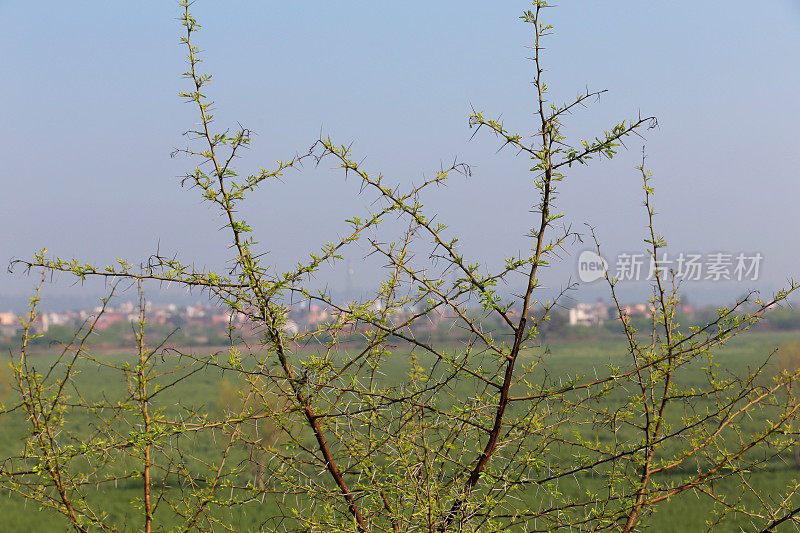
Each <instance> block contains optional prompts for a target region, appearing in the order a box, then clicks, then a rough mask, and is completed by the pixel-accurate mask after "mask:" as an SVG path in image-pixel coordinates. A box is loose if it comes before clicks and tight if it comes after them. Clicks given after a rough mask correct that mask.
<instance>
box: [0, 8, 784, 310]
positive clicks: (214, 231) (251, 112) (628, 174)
mask: <svg viewBox="0 0 800 533" xmlns="http://www.w3.org/2000/svg"><path fill="white" fill-rule="evenodd" d="M528 6H529V4H528V3H526V2H522V1H520V2H517V1H504V2H485V1H481V2H478V1H472V0H460V1H458V2H450V1H440V2H418V1H406V2H395V3H391V4H387V3H383V2H324V3H323V2H273V1H254V0H252V1H231V2H220V1H211V0H199V1H198V2H197V3H196V4H195V6H194V8H193V11H194V14H195V16H196V18H197V19H198V20H199V22H200V23H201V24H202V25H203V30H202V32H201V33H200V34H199V35H198V37H197V44H198V45H199V46H200V47H201V49H202V50H203V57H204V59H205V63H204V64H203V66H204V68H206V69H207V70H208V71H210V72H212V73H213V75H214V81H213V83H212V84H211V85H210V86H209V88H208V93H209V94H210V95H211V96H212V97H213V99H214V100H215V101H216V110H217V112H216V117H217V122H216V124H217V126H219V127H228V126H235V125H236V123H237V122H241V123H242V124H244V125H245V126H247V127H248V128H251V129H252V130H253V131H254V132H256V134H257V135H256V136H255V138H254V141H253V146H252V149H251V150H250V151H249V153H248V155H247V157H245V158H243V159H242V160H241V161H240V167H239V168H240V171H241V172H242V173H247V172H248V171H252V170H253V169H256V168H258V167H259V166H265V167H266V166H269V165H270V164H271V163H272V162H273V161H275V160H276V159H286V158H289V157H291V156H292V155H293V154H294V153H295V152H297V151H304V150H305V149H307V147H308V146H309V145H310V144H311V143H312V142H313V141H314V140H315V139H316V138H317V137H318V135H319V133H320V131H322V132H324V134H325V135H330V136H331V137H332V138H334V140H336V141H337V142H338V143H351V142H352V143H353V150H354V154H356V155H357V156H358V157H359V158H360V157H365V158H366V160H365V165H366V166H367V167H368V168H369V169H371V170H374V171H380V172H383V173H384V174H385V176H386V179H387V180H388V181H389V182H391V183H397V184H398V185H399V186H401V187H407V186H409V185H410V184H411V183H418V182H419V181H420V180H421V179H422V178H423V176H424V175H429V174H430V173H431V172H433V171H434V170H436V169H437V168H439V166H440V165H441V164H442V163H444V164H448V163H450V162H452V161H453V160H454V159H456V158H457V159H458V160H460V161H464V162H466V163H469V164H470V165H472V168H473V175H472V177H471V178H470V179H468V180H465V179H463V178H454V179H453V181H452V183H451V185H450V186H449V187H448V188H447V189H440V190H437V191H435V192H434V194H432V195H431V196H430V197H429V198H427V199H425V198H423V201H424V203H425V204H426V206H428V208H429V212H430V213H438V214H439V217H440V219H441V220H443V221H445V222H447V223H448V224H449V225H450V227H451V228H452V231H453V234H458V235H460V236H461V238H462V243H463V244H462V246H463V251H464V252H465V254H466V255H467V256H468V257H470V258H474V260H475V261H481V262H484V263H486V264H489V265H496V264H498V263H500V262H501V261H502V258H503V257H507V256H509V255H514V254H516V253H518V252H519V251H520V250H523V251H524V249H525V247H526V246H529V243H530V241H529V240H527V239H526V238H525V237H524V234H525V233H526V231H527V228H528V227H530V226H531V225H532V223H533V215H532V214H531V213H530V212H529V210H530V206H531V205H533V204H534V203H535V202H536V196H535V190H534V189H533V187H532V184H531V178H530V175H529V173H528V172H527V169H528V168H529V167H530V166H531V165H530V162H529V160H527V159H526V158H524V157H518V156H516V155H515V154H514V153H513V152H512V151H508V150H506V151H502V152H500V153H497V147H498V145H497V143H496V140H495V139H493V138H492V137H490V136H489V135H484V134H483V133H481V134H478V135H477V136H476V137H475V139H473V140H472V141H470V140H469V138H470V136H471V134H472V131H470V129H469V128H468V127H467V117H468V114H469V111H470V106H471V105H472V106H474V107H475V108H476V109H478V110H482V111H484V112H485V113H486V114H487V115H488V116H493V117H496V116H499V115H501V114H502V116H503V119H504V120H505V123H506V125H507V126H509V128H511V129H514V130H516V131H519V132H520V133H522V134H524V135H530V134H531V133H533V132H534V130H535V127H536V126H535V121H534V117H533V111H534V104H535V93H534V91H533V89H532V86H531V85H530V83H529V82H530V79H531V75H532V65H531V63H530V62H529V61H527V60H526V59H525V58H526V56H528V55H529V50H527V49H526V48H525V47H526V46H528V45H529V44H530V42H531V33H530V30H531V27H530V26H529V25H527V24H524V23H522V22H520V21H519V20H518V16H519V14H520V13H521V12H522V10H524V9H527V7H528ZM179 13H180V10H179V8H178V6H177V4H176V3H175V2H171V1H164V0H160V1H157V2H155V1H140V2H99V1H76V2H33V3H32V2H10V1H2V0H0V49H2V50H3V54H2V59H1V60H0V65H2V73H3V82H2V84H0V87H1V88H0V91H1V92H0V94H1V95H2V102H3V105H2V107H0V161H2V170H0V176H1V179H2V194H0V228H2V230H1V231H0V261H2V262H3V263H4V264H5V263H7V262H8V261H9V260H10V259H11V258H15V257H16V258H20V257H22V258H26V257H31V255H32V254H33V252H34V251H35V250H37V249H40V248H43V247H47V248H48V249H49V250H51V252H52V253H55V254H60V255H63V256H67V257H73V256H75V257H78V258H81V259H83V260H86V261H91V262H97V263H100V264H104V263H107V262H113V261H114V260H115V259H116V258H118V257H125V258H127V259H129V260H131V261H134V262H137V261H141V260H144V259H146V257H147V256H148V255H149V254H150V253H152V252H154V251H155V250H156V247H157V246H159V243H160V248H161V251H162V252H167V253H176V254H178V255H179V256H180V257H182V258H184V259H185V260H186V261H187V262H195V263H196V264H198V265H209V266H219V265H224V264H225V260H226V259H228V258H229V257H230V250H229V249H227V248H226V245H227V234H226V233H225V232H222V231H219V228H220V227H221V226H222V224H223V222H222V221H221V219H219V218H218V217H217V213H216V212H214V211H213V210H212V209H211V208H210V207H209V206H208V205H206V204H202V203H201V202H200V197H199V195H198V194H197V193H196V191H189V190H185V189H181V188H180V186H179V183H180V176H181V175H182V174H183V173H184V172H186V171H187V170H189V169H190V168H192V163H191V162H190V161H188V160H187V159H185V158H181V157H177V158H174V159H171V158H170V155H169V154H170V152H171V150H172V149H173V147H184V146H186V142H187V140H186V138H184V137H182V135H181V133H182V132H183V131H184V130H187V129H189V128H190V127H192V125H193V123H194V122H195V121H196V114H195V110H194V108H192V107H191V106H190V105H188V104H186V103H183V102H182V101H181V99H180V98H178V96H177V93H178V92H179V91H180V90H183V89H186V88H187V87H188V85H187V82H186V81H185V80H183V79H182V78H181V77H180V73H181V72H183V71H184V70H185V66H184V55H185V51H184V49H183V48H182V47H181V45H180V44H179V36H180V34H181V29H182V28H181V26H180V24H179V21H178V16H179ZM547 20H549V21H550V22H552V23H553V24H554V25H555V31H556V34H555V35H554V36H553V37H551V38H548V39H547V41H546V46H547V51H546V55H545V57H544V62H545V64H546V65H547V67H548V69H549V70H548V72H547V76H548V78H549V83H550V86H551V92H550V97H551V98H552V100H553V101H554V102H561V101H564V100H566V99H569V98H570V97H572V96H574V95H575V94H576V93H577V92H578V91H581V90H585V88H587V87H588V88H590V89H608V90H609V92H608V93H606V94H605V95H604V96H603V98H602V99H601V100H600V101H599V102H596V103H593V104H592V105H591V106H590V107H589V108H587V109H584V110H580V111H578V112H577V113H575V114H574V115H573V116H571V117H570V118H569V119H568V121H567V123H566V128H568V129H567V130H566V131H567V133H568V135H569V136H570V138H571V139H572V140H578V139H580V138H586V137H589V138H593V137H594V136H595V135H598V134H600V133H601V132H602V130H603V129H604V128H607V127H610V126H612V125H613V123H614V122H615V121H619V120H621V119H623V118H627V119H630V118H634V117H636V116H637V115H638V114H639V113H640V111H641V113H642V114H645V115H651V114H652V115H655V116H657V117H658V120H659V123H660V127H659V128H658V129H657V130H654V131H651V132H649V133H648V134H647V140H646V146H647V154H648V165H649V167H650V168H651V169H652V170H653V171H654V172H655V176H656V181H655V186H656V197H655V200H656V205H657V210H658V212H659V218H658V224H659V227H660V230H661V232H662V233H664V234H665V236H666V237H667V239H668V241H669V242H670V244H671V249H673V250H675V251H698V252H703V253H707V252H714V251H729V252H739V251H744V252H756V251H757V252H760V253H762V254H763V256H764V263H763V272H762V274H763V276H762V280H761V282H760V285H764V286H775V285H780V284H781V282H782V281H784V280H786V279H787V278H788V277H790V276H795V277H798V274H800V244H798V241H797V234H798V231H797V230H798V223H797V212H798V208H797V202H798V193H799V192H800V185H798V178H799V177H800V176H798V167H799V166H800V165H799V163H800V149H798V146H797V138H798V135H797V123H798V119H800V112H799V111H798V101H797V95H798V87H800V68H798V64H800V61H799V60H800V1H798V0H774V1H769V2H759V3H753V2H745V1H738V0H736V1H727V2H697V1H691V2H689V1H673V2H642V1H641V0H629V1H618V0H608V1H604V2H597V1H589V0H586V1H579V2H576V1H564V2H561V5H560V6H559V7H557V8H553V9H551V10H550V11H549V13H548V14H547ZM627 144H628V147H629V148H630V151H629V152H628V153H627V154H623V155H622V156H620V157H619V158H618V159H615V160H614V161H612V162H608V161H604V162H600V163H596V164H594V165H591V166H590V167H588V168H582V169H576V170H575V171H574V172H572V173H571V174H569V175H568V178H567V181H566V182H565V183H564V184H563V185H562V186H561V189H560V190H561V194H560V197H559V199H558V207H559V208H560V209H561V210H563V211H564V212H565V213H566V220H567V221H568V222H571V223H573V224H574V227H575V228H576V229H578V228H581V227H583V224H584V223H591V224H592V225H593V226H595V227H596V230H597V234H598V236H599V238H600V240H601V243H602V244H603V245H604V249H605V250H606V252H607V255H613V254H616V253H617V252H619V251H631V250H638V249H641V248H642V242H641V240H642V238H643V237H644V231H645V217H644V211H643V208H642V207H641V200H642V197H641V194H640V193H641V188H640V181H639V177H638V175H637V173H636V171H635V170H634V168H633V167H634V165H635V164H636V163H637V162H638V160H639V159H640V157H641V149H642V146H643V145H644V144H645V143H644V142H643V141H642V140H640V139H638V138H637V139H631V140H630V141H629V142H628V143H627ZM333 167H334V165H333V163H332V162H328V163H323V164H322V165H321V167H320V168H318V169H313V168H307V169H306V170H305V171H304V172H300V173H289V174H288V175H287V176H286V177H285V179H284V181H283V183H275V184H272V185H271V186H269V187H265V188H263V189H262V190H260V191H259V192H258V193H257V194H255V195H253V197H252V198H251V200H250V203H249V204H248V207H247V208H246V210H245V211H246V215H247V219H248V221H250V222H251V223H252V224H253V225H254V226H255V228H256V231H257V235H258V237H259V240H260V242H261V243H262V244H263V246H264V248H265V249H266V250H269V251H270V252H271V253H270V255H269V258H270V259H271V260H273V261H274V262H275V263H276V265H277V266H278V267H279V268H280V267H282V266H287V265H291V264H293V263H295V262H296V261H297V260H299V259H301V258H303V257H305V255H306V253H307V252H308V251H311V250H313V249H314V248H317V247H318V246H319V245H320V244H322V243H323V242H326V241H328V240H330V239H333V238H335V237H336V235H337V234H338V233H339V232H340V231H344V230H345V228H346V225H345V224H344V223H343V222H342V221H343V220H344V219H345V218H349V217H351V216H352V215H354V214H363V213H364V212H365V210H366V209H367V207H368V206H369V205H370V203H371V202H372V200H373V198H372V197H370V196H368V195H362V196H358V190H359V188H358V183H357V182H356V181H354V180H352V179H350V180H347V181H345V180H344V179H343V176H342V174H341V173H340V172H339V171H337V170H335V169H334V168H333ZM584 248H586V246H585V245H581V244H578V245H576V246H575V247H574V248H572V249H571V250H570V253H571V255H569V256H565V257H564V264H563V265H562V266H557V267H554V268H553V271H552V272H551V274H550V276H551V277H550V278H549V279H550V280H551V283H552V284H553V285H557V284H559V283H562V282H563V281H566V279H567V278H568V277H569V276H573V277H574V276H575V269H576V266H575V261H576V257H577V253H578V252H579V251H580V250H581V249H584ZM356 255H357V254H356ZM358 267H359V265H358V264H356V270H357V274H356V278H357V283H359V284H363V285H364V286H367V285H369V284H370V283H371V282H372V278H371V275H370V274H368V273H366V268H364V269H362V270H361V271H359V269H358ZM337 276H338V277H337ZM331 283H332V284H336V283H343V278H342V277H341V276H340V275H338V274H336V275H334V277H333V278H332V280H331ZM31 285H32V280H31V279H29V278H25V277H21V276H20V275H7V274H3V275H2V276H0V300H1V299H2V297H3V295H5V297H8V296H9V295H18V294H23V293H25V292H26V291H28V289H29V288H30V286H31ZM731 287H732V288H731V290H732V291H733V292H741V290H740V288H739V286H731ZM741 288H742V289H743V288H744V286H742V287H741ZM3 307H4V305H3V302H2V301H0V308H3Z"/></svg>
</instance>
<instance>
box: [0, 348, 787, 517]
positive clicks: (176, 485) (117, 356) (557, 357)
mask: <svg viewBox="0 0 800 533" xmlns="http://www.w3.org/2000/svg"><path fill="white" fill-rule="evenodd" d="M798 340H800V333H798V332H791V333H790V332H786V333H753V334H749V335H744V336H742V337H740V338H737V339H735V340H734V341H733V342H732V343H730V344H729V345H728V346H726V347H725V348H724V349H723V350H721V351H720V352H719V354H718V356H717V362H718V363H719V364H720V371H721V372H727V371H730V372H732V373H743V372H746V371H747V369H748V368H752V367H754V366H756V365H758V364H760V363H761V362H762V361H763V360H764V359H765V358H766V356H767V355H768V354H769V353H770V351H772V350H773V349H774V348H776V347H777V346H779V345H780V344H783V343H786V342H789V341H798ZM454 349H457V348H454ZM540 355H541V353H538V354H534V353H533V352H531V353H527V354H525V357H527V358H529V359H532V358H533V357H539V356H540ZM624 355H625V346H624V344H622V343H620V342H588V341H586V342H582V341H574V342H564V343H559V342H553V343H551V344H550V345H549V350H548V352H547V354H546V355H544V356H542V360H541V363H540V366H539V368H538V370H537V372H546V373H547V374H548V375H549V376H550V377H551V378H553V377H557V376H567V375H570V376H575V375H576V374H577V375H585V376H592V375H594V374H595V373H596V372H597V373H603V371H604V370H605V369H607V368H608V365H614V364H619V363H621V362H622V358H623V357H624ZM136 357H137V356H136V355H135V354H134V353H133V351H132V352H131V353H130V354H127V353H125V352H124V351H121V352H115V353H108V354H102V355H97V358H98V359H99V360H102V361H106V362H109V363H113V364H116V365H120V364H123V363H124V362H125V361H129V362H135V359H136ZM170 357H175V356H170V355H166V356H165V358H164V359H163V362H162V363H161V365H163V366H164V367H165V368H169V367H170V365H172V366H173V367H174V366H175V365H180V364H181V360H180V359H178V358H175V360H174V361H172V360H170ZM34 358H35V359H36V361H35V366H36V367H37V369H45V368H47V367H48V366H49V364H50V363H51V362H52V360H53V358H54V356H53V355H49V354H44V353H43V354H39V355H35V356H31V359H32V360H33V359H34ZM408 368H409V356H408V354H407V353H406V352H403V351H402V350H398V351H397V352H396V353H394V354H392V355H391V356H390V357H389V359H388V360H387V366H386V367H385V368H384V371H385V375H386V376H387V377H386V378H385V379H386V380H388V381H391V380H392V379H397V378H398V377H404V376H406V375H407V372H408ZM79 370H80V373H79V374H78V375H77V376H76V377H75V380H74V383H75V389H76V392H75V394H77V391H80V393H81V394H82V395H83V398H84V401H86V402H92V401H98V400H100V399H105V400H104V401H107V402H109V401H111V402H113V401H114V399H115V398H122V397H123V395H124V391H126V388H127V384H126V382H125V380H124V379H123V378H122V376H121V374H120V373H119V372H118V371H116V370H113V369H111V368H109V367H104V366H98V365H97V364H95V363H90V362H85V363H83V364H81V365H79ZM773 372H774V371H773ZM9 376H10V371H6V372H5V373H4V374H3V375H2V377H3V380H4V381H5V383H3V391H4V392H3V394H4V395H5V397H4V399H3V400H4V402H5V404H6V405H12V404H14V403H15V397H14V394H15V393H14V391H13V388H12V387H10V386H9V383H8V382H9V379H10V378H9ZM701 378H702V375H701V372H700V369H699V368H696V367H689V368H686V369H683V370H682V371H681V372H680V374H679V376H678V379H679V380H680V382H681V384H682V385H683V386H686V387H689V386H692V384H693V382H694V381H695V380H697V381H698V384H699V381H700V380H701ZM231 379H232V376H231V374H230V373H223V372H221V371H219V370H216V369H213V368H212V367H208V368H205V369H204V370H202V371H201V372H199V373H197V374H195V375H193V376H192V377H191V378H190V379H187V380H185V381H181V382H179V383H178V384H177V385H175V386H173V387H170V388H169V389H165V390H164V392H163V393H162V394H160V395H158V396H157V397H156V398H155V399H154V402H153V403H154V409H155V408H158V407H161V408H163V409H164V414H165V416H167V417H168V416H172V415H173V414H175V413H178V412H180V411H181V409H186V408H189V409H196V410H197V411H198V412H208V413H214V412H218V411H219V410H220V409H222V405H223V404H224V402H225V394H226V392H225V391H226V390H228V389H230V383H231ZM464 387H466V386H464ZM464 387H462V388H461V390H459V385H456V386H455V390H454V391H453V392H454V394H467V393H469V391H468V390H466V388H464ZM618 400H619V398H618V397H615V396H613V395H612V396H610V397H608V398H607V400H606V401H608V402H610V403H613V402H615V401H618ZM701 407H702V406H701ZM763 416H767V415H765V414H763V415H759V414H758V413H756V415H755V416H754V417H753V418H752V419H749V422H747V423H750V424H752V425H753V428H756V427H760V425H761V424H762V423H763ZM760 417H761V418H760ZM96 423H97V418H96V417H94V416H93V415H91V414H89V413H87V412H84V411H78V412H74V413H72V412H70V413H67V416H66V422H65V425H64V430H65V432H68V433H71V434H72V435H76V436H80V435H82V434H87V435H88V434H89V433H91V432H92V431H93V429H92V428H93V425H94V424H96ZM743 427H744V429H745V431H746V430H747V427H746V424H745V426H743ZM25 435H26V422H25V416H24V415H23V414H22V413H20V412H13V413H8V414H5V415H3V417H2V418H0V453H2V456H3V457H10V456H14V455H19V454H22V453H23V451H24V442H23V439H24V437H25ZM216 438H217V436H215V435H205V436H203V437H200V438H197V439H196V440H195V441H194V442H192V444H191V450H192V452H193V453H194V454H195V456H196V457H199V458H201V459H203V458H208V459H211V458H213V457H215V456H217V455H218V454H219V453H220V447H221V444H220V443H219V442H217V441H216ZM245 455H246V450H241V449H240V450H234V452H233V455H232V457H233V460H234V461H235V460H240V459H241V458H243V457H244V456H245ZM129 466H130V465H129V464H125V462H124V461H123V462H122V463H120V464H114V465H111V466H110V467H109V468H110V469H111V470H112V471H113V470H114V469H118V470H119V471H120V472H121V471H123V470H124V469H125V468H127V467H129ZM798 477H800V470H797V469H796V468H795V466H794V461H793V458H792V456H791V453H790V452H788V451H787V452H785V453H783V454H782V455H781V456H780V457H777V458H775V459H773V460H771V461H769V462H768V463H766V464H765V465H764V468H763V469H761V470H756V471H753V472H751V473H750V474H749V477H748V482H749V483H750V485H751V486H752V487H753V488H754V489H756V492H757V494H758V495H759V496H760V497H761V498H762V499H763V500H764V501H766V502H770V501H772V500H773V499H774V498H777V497H778V496H779V494H780V492H781V490H782V489H784V488H785V487H786V486H788V485H789V484H790V483H791V482H792V481H793V480H796V479H797V478H798ZM665 480H666V481H668V477H667V476H665V479H661V480H660V481H665ZM156 483H157V484H158V483H166V484H168V485H169V486H170V487H171V488H169V489H168V490H167V492H168V493H169V492H170V491H181V490H186V487H185V486H184V485H182V482H181V480H177V479H169V478H168V479H166V480H159V479H156ZM722 483H723V487H724V488H723V491H724V492H726V493H729V494H730V497H731V498H736V497H738V495H739V494H740V492H742V491H741V488H742V487H741V486H740V483H739V482H738V481H736V480H735V478H729V479H728V480H726V481H723V482H722ZM603 486H604V480H603V479H602V478H601V477H597V476H595V477H592V476H589V475H584V476H577V477H575V478H574V480H573V481H571V482H569V481H562V485H561V487H560V490H561V492H562V493H564V494H566V495H570V494H572V495H579V494H583V493H585V491H586V490H587V489H592V490H597V489H600V488H602V487H603ZM141 493H142V483H141V480H140V479H127V480H121V481H119V482H117V483H115V484H114V485H113V486H112V485H110V484H105V485H98V486H96V487H94V488H90V489H86V498H87V501H88V502H90V503H91V504H93V505H95V506H96V507H97V508H100V509H102V510H103V511H104V512H105V513H107V514H108V516H109V518H110V519H111V520H110V521H111V522H113V523H114V524H115V525H116V527H118V528H119V529H120V530H122V531H131V530H140V529H141V523H142V522H141V511H140V505H141ZM522 497H523V498H524V499H526V500H528V501H530V502H535V501H536V499H537V498H541V497H543V495H542V494H540V493H539V492H538V491H529V492H528V493H525V494H524V495H523V496H522ZM743 498H744V500H743V501H742V503H744V504H747V503H752V504H755V503H756V502H755V496H754V495H753V493H752V492H745V493H744V496H743ZM285 508H286V507H284V509H285ZM714 511H715V506H714V504H713V502H711V501H710V500H709V499H708V498H707V497H706V496H704V495H702V494H696V493H695V492H692V491H688V492H685V493H682V494H680V495H679V496H676V497H674V498H672V499H671V500H669V501H667V502H664V503H663V504H661V505H660V507H658V509H657V510H656V512H655V513H654V514H653V515H652V516H650V517H648V518H647V519H646V520H645V522H644V524H643V525H647V526H648V527H649V528H650V530H652V531H700V530H703V529H705V524H706V521H708V520H710V519H712V518H713V513H714ZM0 512H2V516H3V517H4V523H3V526H2V528H1V529H2V530H3V531H64V530H68V529H69V526H68V523H67V522H66V521H65V520H64V519H63V518H62V517H60V516H59V515H57V514H56V513H54V512H53V511H51V510H48V509H41V508H40V506H39V504H37V503H36V502H33V501H27V502H26V501H25V500H23V499H22V498H21V497H19V496H17V495H15V494H12V493H11V492H10V491H9V493H8V494H3V495H2V497H0ZM277 512H278V506H277V505H276V504H275V502H274V501H269V499H265V500H264V501H263V503H262V502H249V503H246V504H242V505H239V506H236V507H233V508H227V507H219V508H218V509H216V510H214V513H216V514H217V515H218V516H220V517H221V518H224V519H225V520H226V521H228V522H229V523H230V524H231V525H232V527H233V529H234V530H236V531H259V530H264V531H272V530H291V526H292V524H291V522H283V523H281V524H277V523H275V522H272V521H268V522H265V518H267V517H269V516H272V515H274V514H276V513H277ZM156 519H157V522H156V524H157V525H158V527H157V530H168V529H170V528H172V527H179V526H180V524H181V523H182V520H181V519H180V518H179V517H178V516H177V515H176V514H175V513H174V512H172V511H171V510H169V509H168V508H167V507H166V506H161V507H159V508H158V509H157V512H156ZM783 527H784V528H783V529H780V528H779V529H778V530H779V531H793V530H794V526H792V525H788V524H785V525H784V526H783ZM756 529H758V527H757V524H753V523H751V521H750V519H749V518H748V517H746V516H742V515H736V514H730V515H729V516H728V517H727V519H726V521H725V522H724V523H722V524H721V525H719V526H717V527H715V529H714V530H715V531H751V530H756Z"/></svg>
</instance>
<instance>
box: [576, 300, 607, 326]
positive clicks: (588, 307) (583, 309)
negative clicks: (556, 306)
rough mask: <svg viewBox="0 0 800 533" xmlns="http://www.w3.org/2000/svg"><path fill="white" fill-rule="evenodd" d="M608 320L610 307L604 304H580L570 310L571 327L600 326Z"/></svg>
mask: <svg viewBox="0 0 800 533" xmlns="http://www.w3.org/2000/svg"><path fill="white" fill-rule="evenodd" d="M606 320H608V306H607V305H606V304H604V303H600V302H598V303H596V304H578V305H577V306H576V307H574V308H572V309H570V310H569V325H570V326H599V325H600V324H602V323H603V322H605V321H606Z"/></svg>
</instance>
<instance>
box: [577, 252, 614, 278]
mask: <svg viewBox="0 0 800 533" xmlns="http://www.w3.org/2000/svg"><path fill="white" fill-rule="evenodd" d="M607 271H608V263H607V262H606V260H605V259H603V257H602V256H600V255H598V254H597V253H595V252H593V251H591V250H584V251H582V252H581V255H579V256H578V277H579V278H580V280H581V281H582V282H584V283H591V282H593V281H597V280H598V279H600V278H602V277H603V276H605V273H606V272H607Z"/></svg>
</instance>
